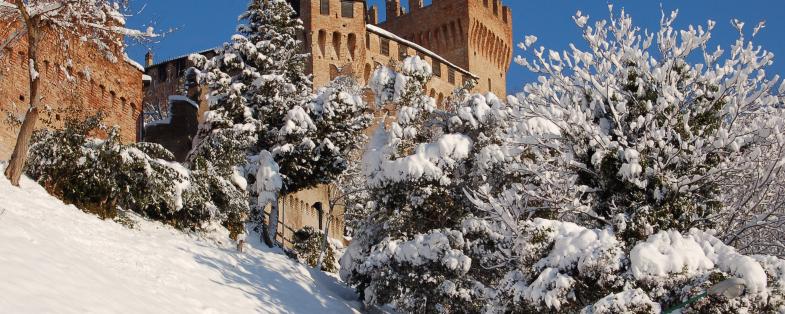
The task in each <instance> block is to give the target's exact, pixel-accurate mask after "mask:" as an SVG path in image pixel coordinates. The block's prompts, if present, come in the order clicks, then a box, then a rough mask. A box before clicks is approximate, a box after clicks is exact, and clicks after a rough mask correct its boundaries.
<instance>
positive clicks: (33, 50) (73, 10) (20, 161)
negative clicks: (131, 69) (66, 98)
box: [0, 0, 157, 186]
mask: <svg viewBox="0 0 785 314" xmlns="http://www.w3.org/2000/svg"><path fill="white" fill-rule="evenodd" d="M0 19H2V20H5V21H9V23H10V24H9V25H15V26H16V27H17V28H18V29H17V30H16V31H15V32H12V35H11V36H10V38H9V40H7V41H4V42H3V43H2V44H3V45H10V44H12V43H14V42H16V41H18V40H19V39H20V38H21V37H22V35H23V34H26V39H27V41H26V43H25V44H26V45H27V56H28V58H29V62H28V64H29V67H30V75H29V81H30V108H29V109H28V110H27V113H26V114H25V118H24V120H23V122H22V125H21V128H20V130H19V136H18V137H17V140H16V145H15V146H14V151H13V153H12V155H11V160H10V161H9V164H8V167H7V168H6V171H5V175H6V177H8V179H9V180H10V181H11V184H13V185H17V186H18V185H19V179H20V178H21V176H22V172H23V168H24V166H25V161H26V160H27V150H28V146H29V145H30V138H31V136H32V134H33V130H34V129H35V124H36V122H37V121H38V115H39V110H40V108H39V107H40V106H41V95H40V89H41V84H42V82H41V77H40V75H39V74H38V70H37V65H38V63H39V62H38V61H39V60H40V56H39V53H38V52H39V46H40V45H41V44H42V42H41V40H42V39H43V37H44V36H45V35H46V34H54V35H55V36H59V37H60V38H82V37H83V38H89V41H90V42H91V44H93V45H95V47H97V49H99V50H100V51H101V52H103V53H104V57H106V58H107V59H108V60H110V61H112V62H117V61H118V55H122V53H123V48H124V43H123V40H124V38H125V37H129V38H132V39H137V40H146V39H150V38H153V37H156V36H157V35H156V34H155V33H153V30H152V28H149V29H147V31H146V32H141V31H138V30H134V29H130V28H127V27H125V19H124V16H123V15H122V14H121V13H120V6H119V4H117V3H116V2H113V1H109V0H28V1H24V0H14V1H8V0H0ZM0 48H2V47H0ZM0 50H2V49H0ZM62 50H63V52H64V53H66V54H68V53H69V50H68V48H67V47H66V45H63V49H62Z"/></svg>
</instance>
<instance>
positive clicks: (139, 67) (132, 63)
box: [123, 54, 144, 72]
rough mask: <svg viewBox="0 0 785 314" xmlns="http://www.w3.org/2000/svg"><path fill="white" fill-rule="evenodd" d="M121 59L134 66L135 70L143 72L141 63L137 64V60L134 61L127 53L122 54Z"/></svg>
mask: <svg viewBox="0 0 785 314" xmlns="http://www.w3.org/2000/svg"><path fill="white" fill-rule="evenodd" d="M123 59H125V62H127V63H128V64H130V65H132V66H134V67H135V68H136V69H137V70H139V71H141V72H144V67H143V66H142V65H141V64H139V62H136V61H134V59H131V57H129V56H128V54H126V55H123Z"/></svg>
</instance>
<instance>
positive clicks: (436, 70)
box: [433, 60, 442, 77]
mask: <svg viewBox="0 0 785 314" xmlns="http://www.w3.org/2000/svg"><path fill="white" fill-rule="evenodd" d="M433 76H435V77H442V64H441V63H440V62H439V61H436V60H433Z"/></svg>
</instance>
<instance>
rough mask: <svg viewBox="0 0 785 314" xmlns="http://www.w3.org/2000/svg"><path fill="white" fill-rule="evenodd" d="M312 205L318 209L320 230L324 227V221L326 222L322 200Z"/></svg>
mask: <svg viewBox="0 0 785 314" xmlns="http://www.w3.org/2000/svg"><path fill="white" fill-rule="evenodd" d="M312 207H313V209H314V210H315V211H316V215H317V216H316V217H317V218H316V219H317V220H318V221H319V230H322V229H323V228H324V225H323V223H324V218H325V217H324V209H323V208H322V203H321V202H316V203H314V204H313V206H312Z"/></svg>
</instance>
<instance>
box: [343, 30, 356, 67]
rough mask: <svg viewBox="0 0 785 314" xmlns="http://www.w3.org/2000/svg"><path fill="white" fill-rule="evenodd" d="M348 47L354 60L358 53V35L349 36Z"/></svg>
mask: <svg viewBox="0 0 785 314" xmlns="http://www.w3.org/2000/svg"><path fill="white" fill-rule="evenodd" d="M346 46H347V48H349V56H350V57H351V58H352V60H354V57H355V54H356V53H357V35H355V34H354V33H352V34H349V38H348V39H347V43H346Z"/></svg>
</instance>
